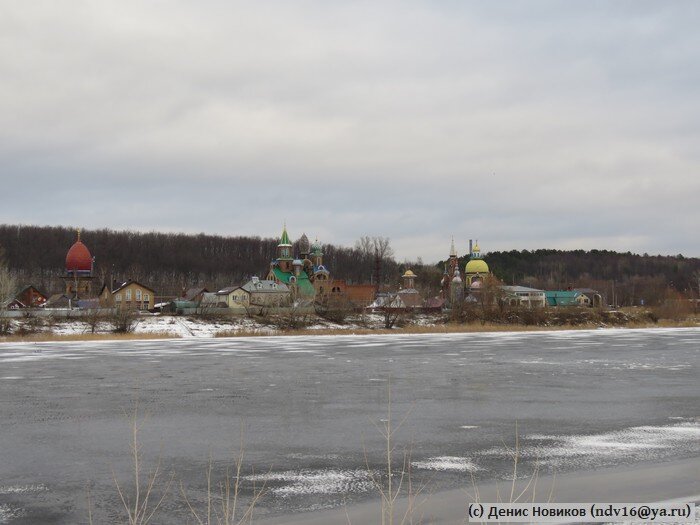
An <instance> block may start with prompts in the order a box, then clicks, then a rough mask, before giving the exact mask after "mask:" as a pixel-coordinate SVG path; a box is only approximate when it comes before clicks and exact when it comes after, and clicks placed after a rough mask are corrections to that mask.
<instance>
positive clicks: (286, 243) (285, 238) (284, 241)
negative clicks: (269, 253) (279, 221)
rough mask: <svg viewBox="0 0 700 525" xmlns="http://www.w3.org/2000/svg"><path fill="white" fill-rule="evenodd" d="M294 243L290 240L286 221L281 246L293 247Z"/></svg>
mask: <svg viewBox="0 0 700 525" xmlns="http://www.w3.org/2000/svg"><path fill="white" fill-rule="evenodd" d="M291 245H292V243H291V242H290V240H289V235H288V234H287V221H284V229H283V230H282V238H281V239H280V243H279V246H291Z"/></svg>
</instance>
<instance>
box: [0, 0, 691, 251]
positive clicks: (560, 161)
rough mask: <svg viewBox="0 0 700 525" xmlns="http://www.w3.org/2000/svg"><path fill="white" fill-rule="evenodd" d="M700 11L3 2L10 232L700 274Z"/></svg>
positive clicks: (0, 206) (1, 130)
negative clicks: (198, 235)
mask: <svg viewBox="0 0 700 525" xmlns="http://www.w3.org/2000/svg"><path fill="white" fill-rule="evenodd" d="M699 27H700V3H698V2H696V1H694V0H689V1H686V2H680V1H678V2H676V1H654V2H645V1H641V0H634V1H604V2H596V1H586V2H572V1H563V0H562V1H558V2H546V1H520V2H492V1H482V2H467V1H457V0H443V1H439V0H432V1H412V0H402V1H400V2H382V1H376V0H374V1H367V2H363V1H348V2H329V1H327V0H325V1H318V2H315V1H295V2H290V1H279V2H268V1H259V2H236V1H231V0H228V1H223V0H222V1H217V0H204V1H199V2H191V1H187V2H185V1H178V0H170V1H167V2H166V1H149V2H142V1H131V0H119V1H114V2H104V1H88V0H84V1H72V0H66V1H62V2H56V1H55V0H45V1H41V0H33V1H32V2H3V3H1V4H0V180H1V182H2V185H1V188H0V222H4V223H24V224H50V225H54V224H61V225H74V226H82V227H84V228H95V227H110V228H115V229H123V228H130V229H138V230H162V231H185V232H192V233H195V232H201V231H203V232H207V233H217V234H225V235H261V236H266V237H267V236H277V235H279V232H280V230H281V227H282V223H283V221H285V220H286V221H287V225H288V229H289V232H290V235H291V236H292V237H294V238H296V237H298V236H300V235H301V233H302V232H306V233H307V234H308V235H309V237H312V238H313V237H314V236H318V237H319V239H320V240H321V241H324V242H333V243H339V244H345V245H352V244H353V243H354V241H355V240H356V239H357V238H358V237H360V236H362V235H381V236H388V237H390V238H391V240H392V245H393V247H394V249H395V251H396V255H397V256H398V258H399V259H403V258H410V259H414V258H416V257H419V256H420V257H422V258H423V259H424V260H425V261H426V262H428V261H437V260H438V259H442V258H444V257H445V256H446V254H447V252H448V250H449V244H450V237H451V236H452V235H454V237H455V241H456V244H457V247H458V249H459V251H460V252H464V251H466V246H467V243H468V239H469V238H478V239H479V240H480V244H481V246H482V249H483V250H485V251H491V250H502V249H524V248H527V249H535V248H545V247H546V248H561V249H567V248H584V249H590V248H607V249H614V250H619V251H628V250H630V251H635V252H640V253H642V252H648V253H653V254H656V253H664V254H676V253H683V254H685V255H689V256H700V246H699V244H698V234H697V231H698V225H700V203H699V197H700V169H699V168H700V89H699V86H700V30H698V28H699Z"/></svg>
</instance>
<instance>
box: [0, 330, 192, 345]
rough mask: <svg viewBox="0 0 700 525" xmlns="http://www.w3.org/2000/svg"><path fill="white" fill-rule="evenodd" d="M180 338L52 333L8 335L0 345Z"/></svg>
mask: <svg viewBox="0 0 700 525" xmlns="http://www.w3.org/2000/svg"><path fill="white" fill-rule="evenodd" d="M179 337H180V336H179V335H177V334H170V333H167V332H154V333H147V334H134V333H128V334H54V333H51V332H44V333H37V334H27V335H8V336H5V337H0V343H44V342H54V341H130V340H137V339H177V338H179Z"/></svg>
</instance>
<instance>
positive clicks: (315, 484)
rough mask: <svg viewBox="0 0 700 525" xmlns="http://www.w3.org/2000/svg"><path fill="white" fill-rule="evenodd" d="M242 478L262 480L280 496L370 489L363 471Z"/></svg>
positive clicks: (343, 492) (312, 471) (277, 474)
mask: <svg viewBox="0 0 700 525" xmlns="http://www.w3.org/2000/svg"><path fill="white" fill-rule="evenodd" d="M246 479H247V480H248V481H255V482H266V483H267V487H268V488H269V490H270V492H272V493H273V494H276V495H278V496H281V497H289V496H303V495H309V494H350V493H358V492H367V491H369V490H370V489H371V488H372V481H371V479H370V476H369V474H368V473H367V471H366V470H335V469H328V470H299V471H291V470H289V471H285V472H269V473H267V474H256V475H251V476H247V477H246ZM275 485H277V486H275Z"/></svg>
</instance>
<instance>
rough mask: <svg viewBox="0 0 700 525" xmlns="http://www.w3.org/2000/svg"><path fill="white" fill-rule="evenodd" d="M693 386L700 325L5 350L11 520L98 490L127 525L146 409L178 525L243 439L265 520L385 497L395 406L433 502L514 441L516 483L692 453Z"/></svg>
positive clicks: (698, 384) (491, 465) (1, 389)
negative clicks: (532, 474) (535, 472)
mask: <svg viewBox="0 0 700 525" xmlns="http://www.w3.org/2000/svg"><path fill="white" fill-rule="evenodd" d="M699 379H700V330H698V329H657V330H597V331H563V332H517V333H475V334H450V335H443V334H440V335H397V336H393V335H391V336H384V335H382V336H316V337H266V338H239V339H183V340H169V341H133V342H90V343H39V344H2V345H0V523H17V524H19V523H57V524H58V523H61V524H63V523H86V522H87V507H88V489H89V498H90V503H89V505H90V507H91V509H92V511H93V516H95V517H96V518H95V523H103V522H104V523H107V522H110V521H113V520H117V519H118V517H119V516H121V515H122V514H120V513H121V512H122V511H121V508H120V506H121V503H120V501H119V497H118V493H117V491H116V489H115V481H114V480H115V478H116V480H117V481H119V482H120V483H121V485H122V486H123V487H124V488H125V489H126V490H128V489H129V488H130V487H131V484H132V477H133V476H132V470H131V464H130V449H129V446H130V438H131V424H130V420H129V418H130V417H131V416H133V414H134V413H135V412H136V414H137V416H138V421H139V424H138V427H139V434H138V438H139V443H140V445H141V453H142V457H143V464H144V469H143V475H144V476H146V475H147V474H148V472H149V471H150V470H151V469H152V468H153V467H154V466H155V464H156V462H157V461H158V460H160V465H161V469H162V473H161V476H160V477H159V480H158V483H157V484H156V487H157V488H156V492H157V491H158V490H162V489H163V488H164V487H165V486H166V485H167V483H166V482H167V479H168V476H170V475H173V476H174V482H173V484H172V486H171V490H170V493H169V495H168V496H167V497H166V498H165V500H164V503H163V508H162V512H161V513H159V514H158V516H157V518H156V520H155V521H154V523H172V522H185V521H186V519H187V516H188V513H189V510H188V509H187V508H186V506H185V504H184V503H183V498H182V495H181V492H182V490H185V491H186V493H187V494H188V495H189V497H190V498H191V499H192V501H194V502H195V503H197V502H199V503H201V502H202V501H203V500H204V498H205V497H206V470H207V467H208V464H209V462H210V461H211V465H212V471H213V478H214V479H215V480H220V479H222V478H223V477H224V476H225V469H226V468H227V467H231V466H232V465H233V460H234V457H235V456H236V454H237V452H238V450H239V446H240V443H241V442H242V443H243V448H244V460H243V467H244V468H243V471H244V473H245V474H244V478H243V479H242V487H243V488H242V490H243V492H244V495H247V496H249V495H250V494H251V491H252V490H253V485H255V486H257V487H260V485H261V484H262V483H264V484H265V487H266V491H267V494H266V495H265V497H264V498H263V500H262V501H261V503H260V513H261V514H265V513H269V514H273V515H274V514H280V513H290V512H295V511H301V510H309V509H316V508H325V507H332V506H337V505H340V504H343V503H345V502H347V501H350V502H352V501H357V500H362V499H364V498H370V497H374V496H375V495H376V494H374V491H373V489H372V485H371V480H370V476H369V475H368V471H369V472H374V473H377V472H380V471H381V469H382V468H385V467H384V465H385V458H384V456H383V451H384V449H385V447H386V443H385V441H384V439H383V437H382V435H381V433H380V430H381V429H382V428H383V425H384V424H385V423H387V420H388V419H389V415H388V408H389V406H390V407H391V423H392V425H393V427H394V428H396V427H398V426H399V424H401V426H400V428H399V429H398V431H397V432H396V434H395V444H396V445H397V449H396V457H395V460H396V462H395V466H397V468H400V466H401V462H402V460H403V453H404V451H406V453H407V454H410V460H409V459H407V461H410V464H411V466H412V472H413V475H414V476H415V477H416V479H418V480H424V481H428V482H429V483H430V485H431V489H433V490H439V489H441V488H451V487H455V486H460V484H464V483H465V482H467V480H469V479H470V478H471V476H474V477H475V478H477V479H483V480H494V479H507V477H508V476H509V473H510V471H511V468H512V461H511V459H510V457H509V455H508V453H507V451H506V448H505V446H513V444H514V442H515V439H516V434H517V436H518V441H519V447H520V450H519V456H520V458H521V463H522V472H523V473H525V474H524V475H526V473H527V472H528V471H531V470H532V469H533V468H534V465H535V463H537V464H538V465H540V468H541V469H543V470H546V471H552V470H554V471H558V472H560V471H576V470H592V469H598V468H602V467H607V466H615V465H622V464H636V463H640V462H645V461H665V460H672V459H674V460H675V459H679V458H684V457H694V456H697V455H698V454H699V453H700V409H699V408H698V407H699V406H700V381H699ZM389 400H391V403H389ZM171 473H172V474H171ZM181 487H182V488H181Z"/></svg>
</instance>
